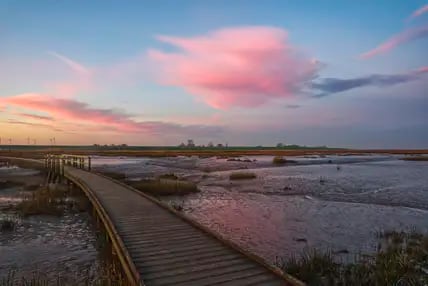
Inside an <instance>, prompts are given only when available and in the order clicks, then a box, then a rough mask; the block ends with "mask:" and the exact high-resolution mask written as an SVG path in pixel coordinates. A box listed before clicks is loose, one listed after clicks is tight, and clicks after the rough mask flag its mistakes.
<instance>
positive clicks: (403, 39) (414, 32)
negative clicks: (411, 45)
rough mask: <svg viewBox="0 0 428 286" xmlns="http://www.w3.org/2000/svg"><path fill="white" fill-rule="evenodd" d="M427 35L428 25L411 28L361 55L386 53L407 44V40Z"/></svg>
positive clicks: (369, 55)
mask: <svg viewBox="0 0 428 286" xmlns="http://www.w3.org/2000/svg"><path fill="white" fill-rule="evenodd" d="M427 36H428V25H426V26H423V27H419V28H413V29H409V30H406V31H404V32H402V33H400V34H398V35H395V36H393V37H392V38H390V39H389V40H387V41H386V42H384V43H382V44H380V45H379V46H377V47H376V48H374V49H373V50H370V51H368V52H365V53H363V54H361V55H360V57H361V58H362V59H368V58H371V57H374V56H376V55H380V54H385V53H387V52H389V51H390V50H392V49H394V48H396V47H398V46H400V45H402V44H405V43H407V42H410V41H413V40H417V39H420V38H424V37H427Z"/></svg>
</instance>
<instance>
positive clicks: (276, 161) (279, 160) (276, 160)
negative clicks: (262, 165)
mask: <svg viewBox="0 0 428 286" xmlns="http://www.w3.org/2000/svg"><path fill="white" fill-rule="evenodd" d="M272 163H274V164H285V163H287V159H285V158H284V157H282V156H275V157H273V159H272Z"/></svg>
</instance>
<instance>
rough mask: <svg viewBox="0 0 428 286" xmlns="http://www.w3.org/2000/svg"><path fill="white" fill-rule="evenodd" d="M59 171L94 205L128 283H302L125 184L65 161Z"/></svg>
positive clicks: (157, 285) (156, 284) (154, 285)
mask: <svg viewBox="0 0 428 286" xmlns="http://www.w3.org/2000/svg"><path fill="white" fill-rule="evenodd" d="M64 175H65V177H66V178H68V179H69V180H71V181H72V182H74V183H75V184H77V185H78V186H80V187H81V188H82V189H83V190H84V191H85V193H86V194H87V195H88V197H89V199H90V200H91V201H92V203H93V205H94V207H96V208H97V212H98V213H99V215H100V217H101V220H102V221H103V223H104V226H106V229H107V231H108V232H109V235H110V236H111V237H112V243H113V246H114V248H116V251H118V252H119V253H118V256H119V258H120V260H121V264H122V266H123V267H124V269H125V271H127V273H126V274H127V276H128V277H130V276H131V277H133V281H131V283H133V284H139V285H147V286H160V285H165V286H166V285H176V286H181V285H186V286H191V285H198V286H199V285H200V286H203V285H267V286H268V285H302V284H300V283H299V281H297V280H296V281H295V280H294V279H293V278H292V277H291V276H288V275H285V274H283V273H281V272H280V271H279V270H278V269H276V268H272V267H270V266H268V265H266V264H264V263H263V262H262V261H260V260H259V259H258V258H257V257H254V256H252V255H250V254H247V253H245V251H242V250H240V249H239V248H237V247H236V246H234V245H233V244H230V243H228V242H226V241H224V240H222V239H221V238H219V237H216V235H214V234H212V233H210V232H209V231H207V230H206V229H204V227H201V226H200V225H198V224H196V223H194V222H191V221H189V220H188V219H186V218H185V217H184V216H183V215H182V214H180V213H177V212H174V211H173V210H171V209H169V208H168V207H166V206H165V205H163V204H162V203H160V202H158V201H156V200H155V199H153V198H151V197H148V196H146V195H144V194H141V193H140V192H139V191H136V190H134V189H132V188H131V187H129V186H126V185H124V184H122V183H120V182H117V181H114V180H112V179H110V178H107V177H104V176H102V175H99V174H96V173H92V172H88V171H85V170H82V169H77V168H73V167H69V166H66V167H65V169H64Z"/></svg>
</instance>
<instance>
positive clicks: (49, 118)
mask: <svg viewBox="0 0 428 286" xmlns="http://www.w3.org/2000/svg"><path fill="white" fill-rule="evenodd" d="M17 115H19V116H21V117H25V118H29V119H37V120H46V121H53V118H52V117H50V116H42V115H36V114H29V113H17Z"/></svg>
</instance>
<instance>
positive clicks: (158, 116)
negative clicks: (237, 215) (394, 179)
mask: <svg viewBox="0 0 428 286" xmlns="http://www.w3.org/2000/svg"><path fill="white" fill-rule="evenodd" d="M36 2H37V3H36ZM160 2H162V1H160ZM303 2H306V3H303ZM333 2H334V3H333ZM333 2H331V3H329V5H328V6H329V7H326V6H325V5H324V4H322V3H321V2H319V3H318V2H315V3H314V2H311V4H309V2H307V1H302V2H300V1H298V2H292V1H273V0H272V1H267V2H266V3H265V2H263V5H261V2H260V3H251V4H249V3H248V2H245V1H233V3H230V2H228V1H213V2H200V1H185V2H180V4H178V3H179V1H172V3H174V5H171V6H170V7H168V6H166V5H161V3H157V2H156V3H155V2H153V3H150V4H147V3H146V4H147V5H146V4H144V3H143V2H141V3H134V4H135V5H134V7H132V5H120V4H117V6H115V5H107V4H105V3H104V2H102V1H90V2H86V1H77V2H74V1H73V3H71V2H70V3H65V2H64V3H63V2H59V3H56V4H55V5H53V4H52V5H51V4H49V3H48V2H44V1H41V2H38V1H34V2H31V3H30V2H26V3H23V2H21V3H20V2H19V1H15V2H14V1H12V2H8V3H0V130H1V131H0V137H1V138H3V141H2V144H5V142H6V140H8V139H9V138H10V139H11V140H13V142H14V143H15V144H27V143H28V142H27V139H26V138H34V139H36V141H37V144H49V138H52V137H55V138H56V140H57V142H58V144H94V143H97V144H119V143H126V144H130V145H178V144H179V143H180V142H182V141H186V140H187V139H188V138H192V139H194V140H195V141H196V142H197V143H198V144H207V143H208V142H210V141H215V142H228V143H229V144H232V145H274V144H276V143H277V142H287V143H290V144H291V143H295V144H302V145H305V144H307V145H329V146H343V147H367V148H393V147H397V148H400V147H406V148H419V147H426V146H427V144H428V132H427V131H426V130H428V120H427V116H426V110H427V108H428V105H427V103H428V100H427V90H428V73H427V66H428V55H427V52H426V51H427V50H428V40H427V38H428V13H427V11H428V5H427V3H424V2H423V1H418V0H412V1H394V2H391V1H386V0H383V1H365V2H367V3H366V5H360V4H358V3H352V2H350V1H339V0H338V1H333ZM345 2H346V3H345ZM385 7H388V9H385ZM386 10H388V11H386ZM23 11H25V13H23ZM363 15H364V16H363ZM362 17H363V18H364V20H362ZM24 19H25V20H24ZM373 134H375V135H373Z"/></svg>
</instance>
